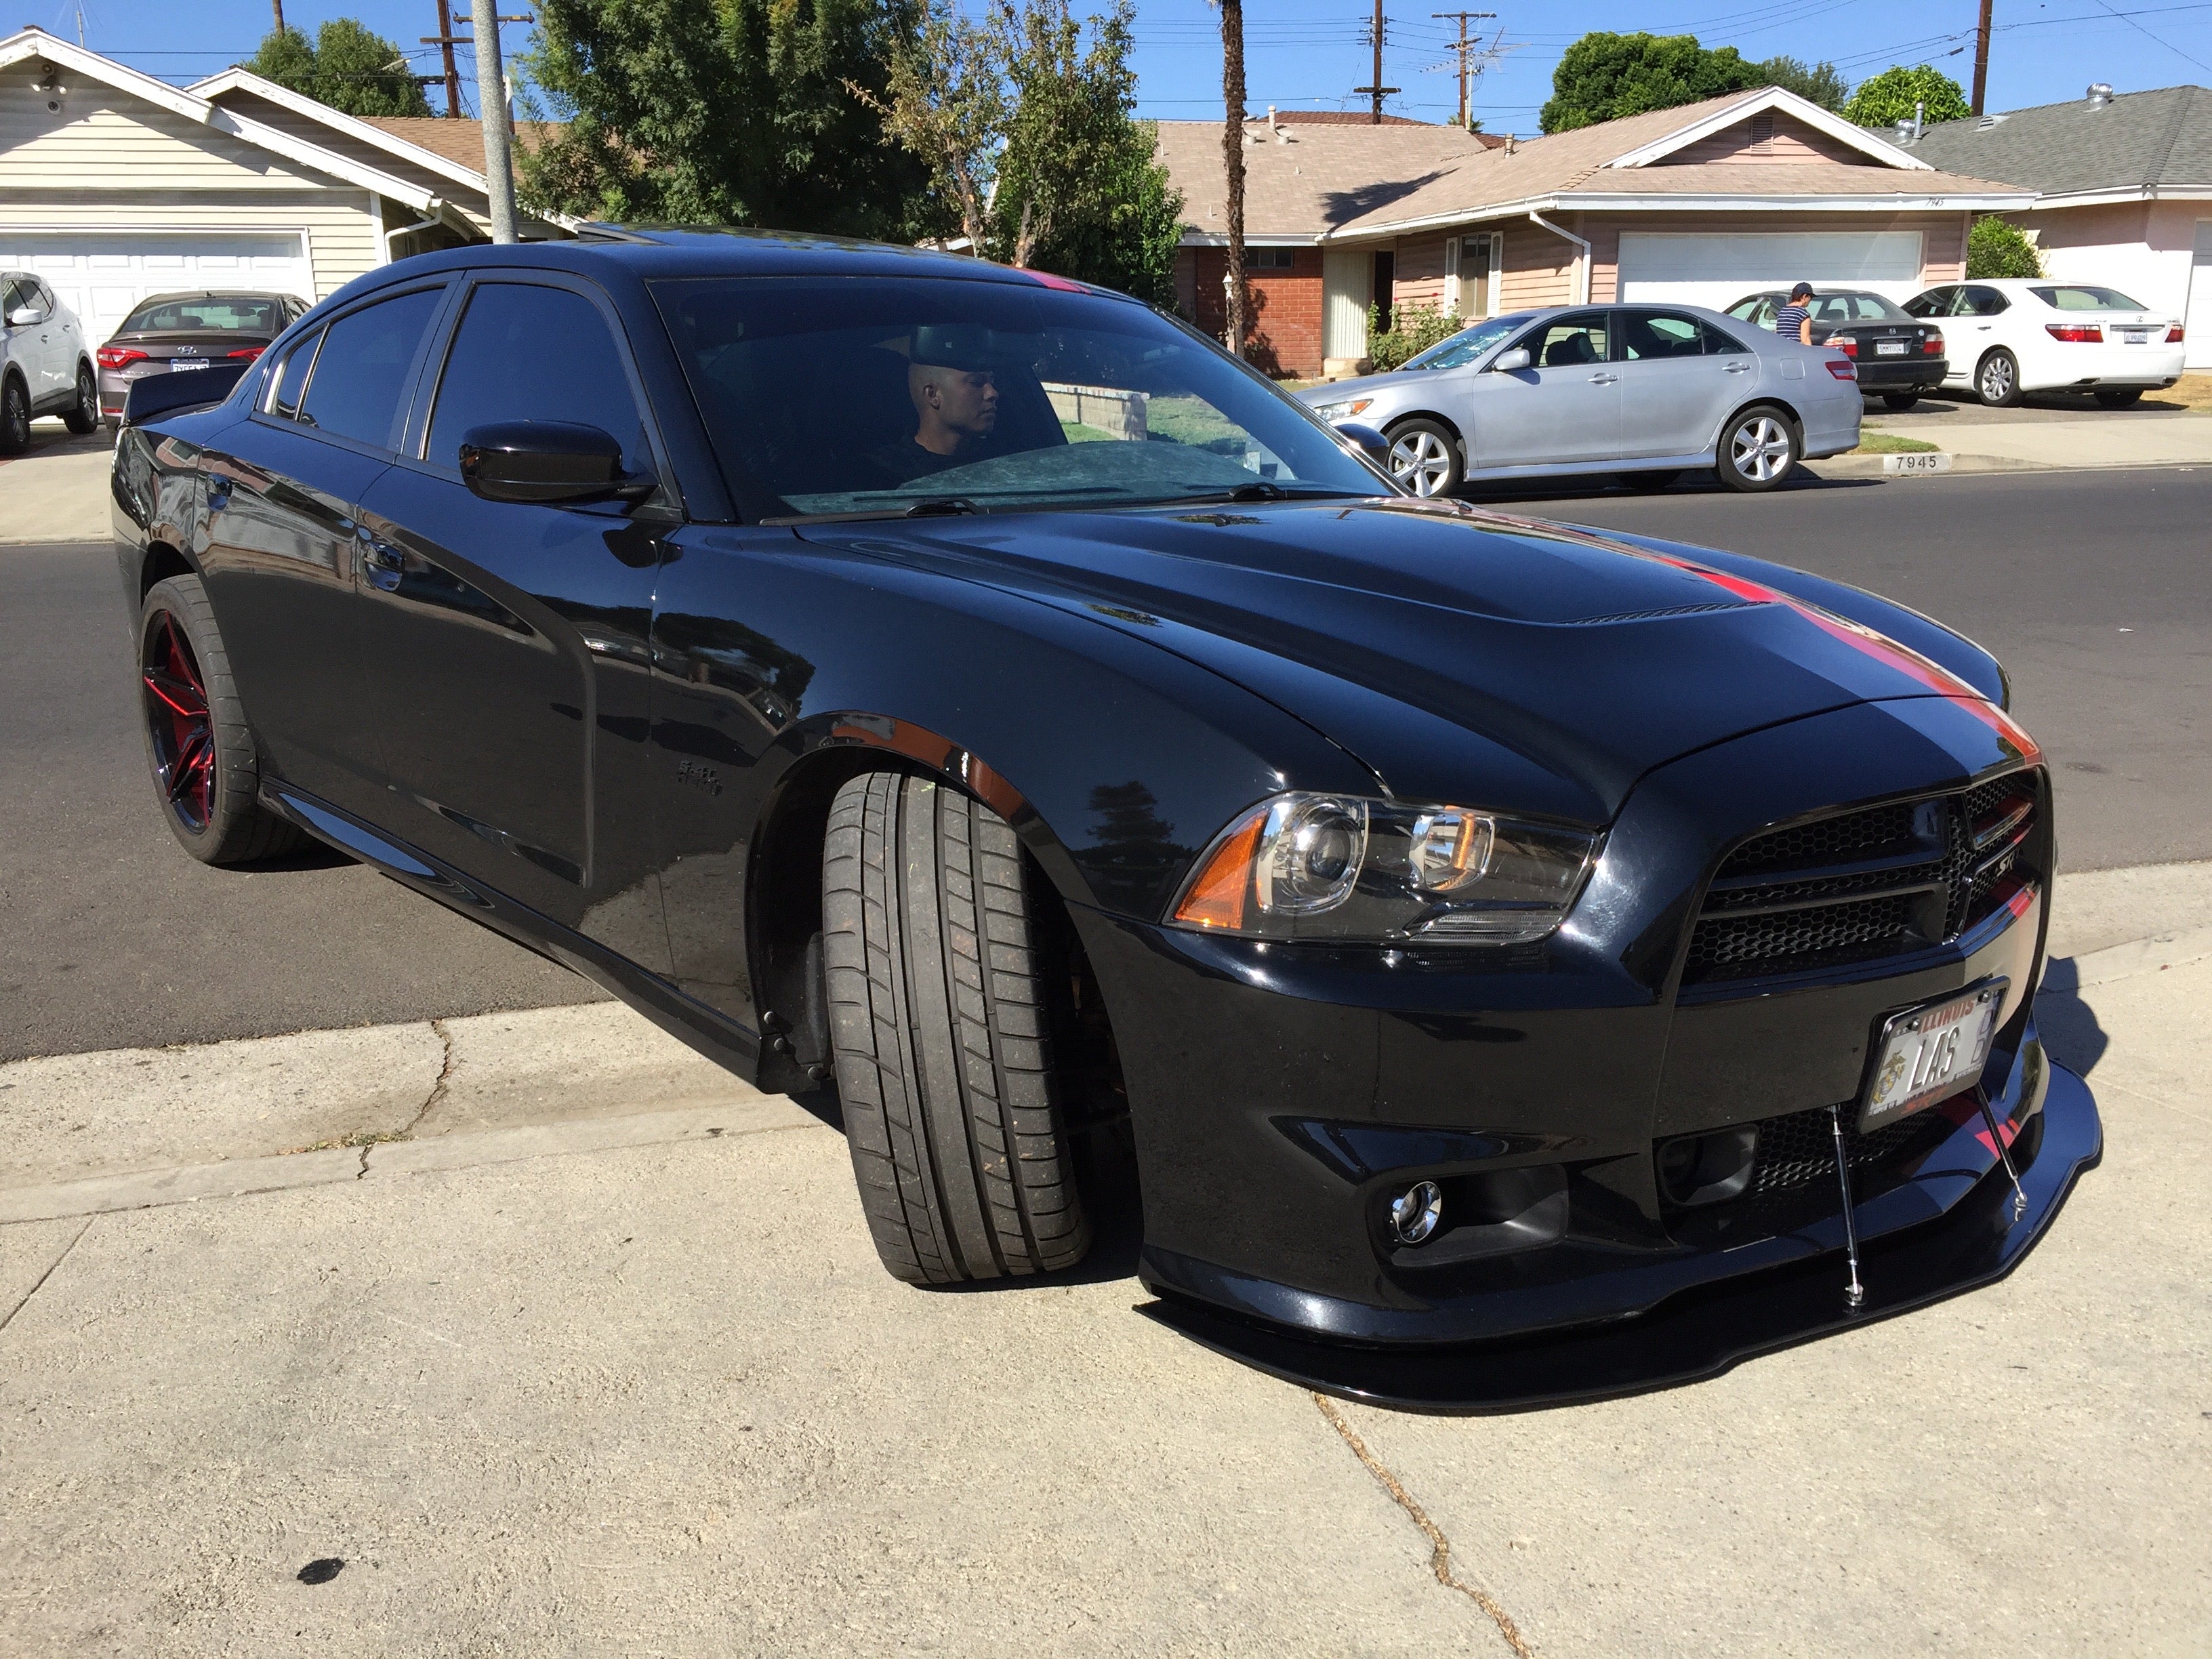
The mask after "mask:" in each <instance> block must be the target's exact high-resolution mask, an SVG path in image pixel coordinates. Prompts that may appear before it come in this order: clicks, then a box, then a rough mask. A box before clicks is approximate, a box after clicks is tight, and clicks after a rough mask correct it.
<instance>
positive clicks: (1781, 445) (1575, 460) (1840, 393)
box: [1298, 306, 1862, 495]
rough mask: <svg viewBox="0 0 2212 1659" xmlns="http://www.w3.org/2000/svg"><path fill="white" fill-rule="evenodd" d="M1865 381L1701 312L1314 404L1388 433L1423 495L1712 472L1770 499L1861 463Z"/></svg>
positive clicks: (1520, 323)
mask: <svg viewBox="0 0 2212 1659" xmlns="http://www.w3.org/2000/svg"><path fill="white" fill-rule="evenodd" d="M1856 375H1857V370H1856V369H1855V368H1853V367H1852V365H1851V362H1850V360H1849V359H1848V358H1846V357H1844V356H1843V355H1842V354H1840V353H1838V352H1833V351H1828V350H1825V349H1819V348H1808V347H1805V346H1802V345H1800V344H1798V343H1797V342H1796V341H1795V340H1782V339H1778V338H1777V337H1775V336H1774V335H1772V334H1771V333H1768V334H1765V335H1762V334H1760V333H1759V331H1757V330H1755V329H1751V328H1747V327H1745V326H1744V325H1743V324H1741V322H1738V321H1736V320H1735V319H1732V318H1724V317H1723V316H1722V315H1721V314H1720V313H1718V312H1714V311H1707V310H1705V309H1703V308H1701V307H1696V306H1611V307H1607V306H1556V307H1549V308H1547V309H1545V310H1541V311H1517V312H1514V313H1510V314H1509V315H1506V316H1504V317H1493V318H1490V319H1486V320H1485V321H1482V322H1480V323H1477V324H1475V325H1474V326H1473V327H1472V328H1468V329H1466V330H1463V331H1461V332H1460V333H1458V334H1455V335H1454V336H1452V337H1451V338H1449V339H1448V340H1445V341H1443V342H1442V343H1439V344H1437V345H1435V346H1431V348H1430V349H1428V350H1426V351H1425V352H1423V353H1421V354H1420V355H1419V356H1417V357H1415V358H1413V360H1412V361H1410V362H1407V365H1406V366H1405V367H1404V368H1401V369H1399V370H1397V371H1396V372H1395V373H1392V374H1370V375H1364V376H1362V377H1360V378H1358V379H1357V380H1338V381H1335V382H1334V383H1333V384H1330V385H1327V386H1312V387H1309V388H1308V389H1307V390H1305V391H1304V392H1300V393H1299V394H1298V396H1299V397H1300V398H1303V399H1304V401H1305V402H1306V404H1308V405H1310V407H1312V408H1313V409H1315V410H1316V411H1318V412H1319V413H1320V414H1321V415H1322V417H1323V418H1324V419H1327V420H1330V421H1358V422H1364V424H1366V425H1368V426H1370V427H1376V428H1380V429H1381V430H1382V432H1383V435H1384V436H1385V437H1386V438H1388V439H1389V443H1390V461H1389V465H1390V471H1391V474H1392V476H1393V477H1395V478H1396V479H1397V480H1398V482H1399V483H1401V484H1403V485H1405V486H1406V488H1407V489H1409V490H1411V491H1412V492H1413V494H1415V495H1452V494H1455V492H1456V491H1458V490H1459V489H1461V488H1462V486H1463V485H1465V484H1468V483H1485V482H1488V481H1491V480H1495V479H1506V478H1541V477H1562V476H1566V475H1571V474H1575V473H1586V472H1614V473H1619V474H1620V475H1621V476H1622V480H1623V482H1625V483H1629V484H1631V485H1632V486H1633V487H1636V488H1638V489H1664V488H1665V487H1666V486H1667V485H1668V484H1669V483H1673V482H1674V479H1675V478H1677V477H1680V475H1681V473H1682V472H1683V471H1685V470H1686V469H1687V468H1691V467H1708V466H1709V467H1711V468H1712V469H1713V470H1714V471H1715V472H1716V473H1717V475H1718V476H1719V477H1720V481H1721V482H1722V483H1724V484H1726V485H1728V486H1729V488H1730V489H1746V490H1759V489H1773V488H1774V486H1775V485H1777V484H1778V483H1781V482H1782V481H1783V480H1784V478H1786V477H1789V476H1790V470H1791V469H1792V468H1793V467H1795V466H1796V464H1797V463H1798V462H1799V461H1800V460H1802V459H1806V458H1807V457H1809V456H1820V455H1833V454H1837V453H1840V452H1842V451H1844V450H1846V449H1852V448H1856V447H1857V444H1858V441H1859V415H1860V412H1861V408H1862V405H1861V403H1860V398H1859V394H1858V386H1857V380H1856V378H1855V377H1856Z"/></svg>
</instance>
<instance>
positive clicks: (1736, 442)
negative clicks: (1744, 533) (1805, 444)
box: [1713, 404, 1802, 494]
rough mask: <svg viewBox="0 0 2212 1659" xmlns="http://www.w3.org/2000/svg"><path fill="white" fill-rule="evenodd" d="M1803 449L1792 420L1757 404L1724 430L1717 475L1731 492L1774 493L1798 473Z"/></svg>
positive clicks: (1771, 407)
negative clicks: (1734, 490) (1778, 485)
mask: <svg viewBox="0 0 2212 1659" xmlns="http://www.w3.org/2000/svg"><path fill="white" fill-rule="evenodd" d="M1801 453H1802V444H1801V443H1800V442H1799V440H1798V437H1797V428H1796V426H1795V425H1794V424H1792V422H1790V417H1789V416H1787V415H1785V414H1784V413H1783V412H1782V411H1781V410H1778V409H1777V408H1775V407H1774V405H1773V404H1753V406H1752V407H1751V408H1749V409H1747V410H1744V411H1743V412H1742V413H1741V415H1738V416H1736V417H1735V419H1734V420H1732V421H1730V422H1729V423H1728V424H1727V425H1726V426H1724V427H1723V428H1721V441H1720V448H1719V452H1718V453H1717V454H1716V455H1715V456H1714V457H1713V471H1715V472H1716V473H1717V474H1719V476H1720V481H1721V482H1722V483H1724V484H1726V485H1727V486H1728V487H1729V489H1741V490H1743V491H1745V492H1746V493H1747V494H1755V493H1757V492H1758V491H1759V490H1763V489H1773V488H1774V487H1775V486H1776V485H1777V484H1778V483H1781V482H1782V481H1783V480H1784V478H1787V477H1789V476H1790V474H1791V473H1792V472H1795V471H1796V470H1797V459H1798V456H1799V455H1800V454H1801Z"/></svg>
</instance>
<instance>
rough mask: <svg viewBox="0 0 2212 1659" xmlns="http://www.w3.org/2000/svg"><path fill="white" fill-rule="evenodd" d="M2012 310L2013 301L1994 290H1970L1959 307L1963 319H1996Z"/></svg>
mask: <svg viewBox="0 0 2212 1659" xmlns="http://www.w3.org/2000/svg"><path fill="white" fill-rule="evenodd" d="M2011 308H2012V301H2009V300H2008V299H2006V298H2005V296H2004V295H2002V294H2000V293H1998V292H1997V291H1996V289H1993V288H1970V289H1967V290H1966V295H1965V297H1964V298H1963V299H1962V300H1961V301H1960V306H1959V315H1960V316H1961V317H1994V316H1996V314H1997V313H1999V312H2001V311H2008V310H2010V309H2011Z"/></svg>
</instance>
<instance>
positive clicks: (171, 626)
mask: <svg viewBox="0 0 2212 1659" xmlns="http://www.w3.org/2000/svg"><path fill="white" fill-rule="evenodd" d="M139 678H140V680H141V681H142V683H143V684H144V686H145V689H146V726H147V730H148V732H149V733H150V734H151V736H152V738H153V739H154V781H155V784H156V785H157V786H158V787H160V789H161V797H162V799H163V800H165V801H166V802H167V805H168V808H169V810H170V811H172V812H174V813H175V814H176V815H177V817H178V819H179V822H181V823H183V824H184V826H185V828H186V829H190V830H191V831H192V832H193V833H194V834H195V835H197V834H198V833H199V832H200V831H201V830H203V829H206V828H207V826H208V820H209V818H210V817H213V816H214V813H215V728H214V725H213V722H212V721H210V719H209V717H208V700H207V684H206V682H205V681H204V680H203V679H202V678H200V665H199V660H198V659H197V658H196V657H194V656H193V655H192V647H191V641H188V640H187V639H185V630H184V629H181V628H179V627H178V626H177V619H176V618H175V617H173V616H171V615H170V614H169V613H168V612H167V611H161V612H160V613H159V614H158V615H156V616H155V618H154V623H153V626H152V627H150V628H149V629H147V630H146V653H145V659H144V661H143V665H141V667H140V670H139Z"/></svg>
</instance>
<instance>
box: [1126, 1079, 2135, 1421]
mask: <svg viewBox="0 0 2212 1659" xmlns="http://www.w3.org/2000/svg"><path fill="white" fill-rule="evenodd" d="M2041 1117H2042V1120H2043V1128H2042V1137H2041V1144H2040V1145H2039V1146H2038V1147H2037V1148H2036V1152H2035V1160H2034V1162H2033V1164H2030V1165H2029V1166H2028V1167H2027V1169H2025V1170H2022V1171H2021V1189H2022V1190H2023V1191H2024V1192H2025V1194H2027V1210H2026V1211H2025V1212H2023V1213H2022V1214H2021V1216H2020V1217H2019V1218H2018V1219H2015V1218H2014V1216H2013V1203H2014V1200H2013V1191H2012V1187H2011V1184H2010V1183H2009V1182H2007V1181H2006V1180H2005V1178H2004V1175H2003V1172H2002V1170H1991V1171H1990V1174H1989V1175H1988V1176H1985V1177H1984V1179H1983V1180H1982V1182H1980V1183H1979V1185H1978V1187H1977V1188H1976V1189H1975V1190H1974V1191H1973V1192H1972V1193H1971V1194H1968V1195H1967V1197H1966V1198H1965V1199H1964V1200H1961V1201H1960V1203H1959V1204H1957V1205H1956V1206H1954V1207H1953V1208H1952V1209H1951V1210H1950V1211H1949V1212H1948V1213H1947V1214H1945V1215H1944V1216H1943V1217H1942V1218H1940V1219H1938V1220H1935V1221H1931V1222H1929V1223H1927V1224H1926V1225H1923V1226H1919V1227H1914V1228H1911V1229H1909V1230H1907V1231H1904V1232H1899V1233H1893V1234H1891V1235H1889V1236H1888V1237H1884V1238H1881V1239H1879V1240H1876V1241H1875V1242H1874V1243H1870V1244H1869V1245H1867V1246H1866V1247H1865V1248H1864V1249H1863V1250H1862V1251H1861V1253H1860V1269H1859V1272H1860V1277H1861V1279H1863V1281H1864V1283H1865V1285H1866V1299H1865V1301H1863V1303H1861V1304H1859V1305H1858V1306H1857V1307H1856V1308H1853V1307H1851V1306H1850V1305H1849V1304H1847V1303H1846V1302H1845V1301H1844V1279H1845V1274H1844V1262H1843V1258H1842V1255H1841V1254H1840V1253H1833V1254H1831V1255H1826V1256H1822V1257H1820V1258H1819V1259H1817V1260H1815V1261H1807V1262H1804V1263H1801V1264H1798V1265H1796V1266H1793V1267H1780V1268H1772V1269H1769V1270H1767V1271H1765V1272H1762V1273H1751V1274H1747V1275H1746V1276H1745V1277H1743V1278H1742V1279H1729V1280H1723V1281H1722V1282H1720V1283H1717V1284H1714V1285H1706V1286H1704V1287H1702V1288H1700V1289H1699V1290H1696V1291H1686V1292H1684V1293H1683V1294H1682V1295H1680V1296H1678V1297H1671V1298H1670V1299H1668V1301H1666V1302H1664V1303H1662V1304H1660V1305H1659V1306H1658V1307H1656V1308H1655V1309H1652V1310H1650V1312H1648V1313H1644V1314H1639V1315H1638V1316H1635V1317H1633V1318H1630V1319H1621V1320H1615V1321H1613V1322H1608V1323H1606V1324H1602V1325H1589V1326H1583V1327H1580V1328H1576V1329H1573V1330H1567V1331H1559V1332H1554V1333H1551V1334H1547V1335H1543V1336H1537V1337H1528V1338H1520V1339H1513V1340H1505V1341H1498V1342H1485V1343H1480V1344H1475V1345H1470V1346H1463V1347H1451V1348H1417V1349H1407V1348H1373V1347H1356V1346H1351V1345H1349V1344H1344V1343H1334V1342H1326V1341H1316V1340H1313V1339H1312V1338H1310V1337H1302V1336H1297V1335H1294V1334H1290V1333H1288V1332H1286V1331H1285V1330H1284V1329H1282V1328H1279V1327H1272V1326H1262V1325H1257V1324H1252V1323H1248V1322H1244V1321H1242V1320H1239V1319H1236V1318H1233V1317H1231V1316H1226V1315H1224V1314H1220V1313H1218V1312H1216V1311H1214V1310H1212V1309H1211V1308H1207V1307H1205V1306H1202V1305H1200V1304H1196V1303H1191V1302H1185V1301H1181V1300H1161V1301H1158V1302H1153V1303H1150V1304H1146V1305H1145V1306H1144V1307H1143V1308H1142V1309H1140V1310H1139V1311H1141V1312H1143V1313H1145V1314H1146V1315H1147V1316H1150V1317H1152V1318H1153V1319H1156V1320H1158V1321H1159V1322H1160V1323H1162V1324H1164V1325H1166V1326H1168V1327H1169V1328H1171V1329H1174V1330H1176V1331H1180V1332H1181V1333H1182V1334H1184V1335H1185V1336H1188V1337H1189V1338H1190V1339H1191V1340H1193V1341H1195V1342H1198V1343H1201V1344H1203V1345H1204V1346H1206V1347H1209V1348H1212V1349H1213V1350H1214V1351H1215V1352H1218V1353H1221V1354H1225V1355H1226V1356H1227V1357H1228V1358H1231V1359H1236V1360H1239V1361H1241V1362H1242V1363H1243V1364H1247V1365H1251V1366H1254V1367H1255V1368H1257V1369H1258V1370H1263V1371H1266V1372H1267V1373H1269V1374H1270V1375H1271V1376H1279V1377H1281V1378H1282V1379H1283V1380H1284V1381H1285V1382H1288V1383H1297V1384H1298V1385H1299V1386H1300V1387H1301V1388H1308V1389H1318V1390H1319V1391H1321V1392H1322V1393H1323V1394H1332V1395H1337V1396H1338V1397H1340V1398H1341V1399H1345V1400H1356V1401H1362V1402H1364V1403H1365V1404H1368V1405H1375V1406H1389V1407H1396V1408H1398V1409H1400V1410H1404V1411H1418V1412H1435V1413H1445V1414H1455V1415H1477V1414H1480V1413H1491V1412H1516V1411H1531V1410H1536V1409H1540V1408H1541V1407H1547V1406H1568V1405H1577V1404H1581V1403H1583V1402H1586V1401H1593V1400H1607V1399H1613V1398H1615V1397H1618V1396H1620V1395H1632V1394H1643V1393H1646V1392H1648V1391H1650V1390H1651V1389H1665V1388H1673V1387H1675V1386H1677V1385H1679V1384H1680V1383H1695V1382H1699V1381H1701V1380H1702V1379H1704V1378H1705V1377H1709V1376H1719V1375H1720V1374H1721V1373H1722V1372H1723V1371H1725V1370H1729V1369H1730V1368H1731V1367H1733V1366H1735V1365H1736V1364H1741V1362H1742V1361H1744V1360H1746V1359H1750V1358H1756V1357H1757V1356H1758V1355H1759V1354H1763V1353H1772V1352H1777V1351H1778V1350H1779V1349H1783V1348H1790V1347H1795V1346H1797V1345H1798V1344H1799V1343H1801V1342H1809V1341H1812V1340H1814V1339H1815V1338H1817V1337H1822V1336H1826V1335H1828V1334H1831V1333H1832V1332H1836V1331H1844V1330H1850V1329H1853V1328H1857V1327H1858V1326H1862V1325H1869V1324H1872V1323H1874V1322H1875V1321H1877V1320H1881V1319H1887V1318H1890V1317H1892V1316H1895V1315H1898V1314H1901V1313H1909V1312H1910V1311H1911V1310H1913V1309H1915V1308H1922V1307H1925V1306H1927V1305H1928V1304H1929V1303H1932V1302H1941V1301H1942V1300H1943V1299H1944V1298H1945V1297H1953V1296H1956V1295H1958V1294H1960V1292H1961V1291H1971V1290H1974V1289H1977V1288H1978V1287H1979V1286H1981V1285H1990V1284H1994V1283H1995V1282H1996V1280H1998V1279H2002V1278H2003V1277H2004V1276H2005V1275H2006V1274H2007V1273H2010V1272H2011V1271H2012V1270H2013V1269H2014V1268H2015V1267H2018V1266H2019V1265H2020V1263H2021V1261H2022V1260H2023V1259H2024V1258H2025V1257H2026V1256H2027V1253H2028V1252H2029V1251H2030V1250H2031V1249H2034V1248H2035V1245H2036V1243H2037V1241H2038V1240H2039V1239H2040V1238H2041V1237H2043V1234H2044V1231H2045V1229H2046V1228H2048V1227H2049V1226H2050V1225H2051V1221H2052V1220H2053V1219H2054V1218H2056V1217H2057V1214H2058V1212H2059V1210H2060V1208H2061V1207H2062V1206H2063V1205H2064V1204H2065V1202H2066V1198H2067V1195H2068V1194H2069V1193H2071V1192H2072V1191H2073V1189H2074V1182H2075V1180H2076V1178H2078V1177H2079V1176H2080V1175H2081V1172H2082V1171H2083V1170H2087V1169H2090V1168H2092V1167H2093V1166H2094V1165H2095V1164H2096V1163H2097V1161H2098V1160H2099V1159H2100V1158H2101V1157H2102V1156H2103V1155H2104V1147H2105V1132H2104V1125H2103V1123H2102V1121H2100V1118H2099V1116H2098V1114H2097V1102H2096V1098H2095V1097H2094V1096H2093V1095H2092V1094H2091V1093H2090V1092H2089V1086H2088V1085H2087V1084H2086V1083H2084V1082H2082V1080H2081V1079H2080V1078H2078V1077H2076V1076H2075V1074H2074V1073H2071V1072H2069V1071H2067V1070H2066V1069H2065V1068H2064V1067H2063V1066H2056V1065H2054V1066H2052V1067H2051V1084H2050V1091H2049V1093H2048V1094H2047V1095H2046V1096H2045V1099H2044V1103H2043V1111H2042V1113H2041Z"/></svg>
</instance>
